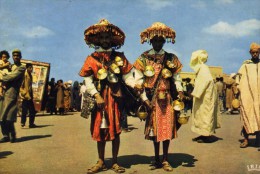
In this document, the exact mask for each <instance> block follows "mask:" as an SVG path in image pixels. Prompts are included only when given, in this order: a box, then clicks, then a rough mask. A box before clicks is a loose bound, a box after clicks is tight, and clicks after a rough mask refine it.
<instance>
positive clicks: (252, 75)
mask: <svg viewBox="0 0 260 174" xmlns="http://www.w3.org/2000/svg"><path fill="white" fill-rule="evenodd" d="M250 54H251V59H249V60H246V61H244V63H243V64H242V66H241V67H240V69H239V71H238V74H239V78H237V80H238V83H239V86H238V87H239V90H240V104H241V120H242V122H243V129H242V134H243V136H244V140H243V142H242V143H241V144H240V147H241V148H245V147H247V146H248V144H249V143H248V137H249V135H251V134H255V135H256V141H255V146H256V147H259V146H260V60H259V54H260V45H259V44H257V43H252V44H251V45H250ZM259 150H260V149H259Z"/></svg>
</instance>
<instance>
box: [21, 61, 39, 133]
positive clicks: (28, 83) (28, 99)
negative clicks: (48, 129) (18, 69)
mask: <svg viewBox="0 0 260 174" xmlns="http://www.w3.org/2000/svg"><path fill="white" fill-rule="evenodd" d="M32 71H33V65H32V64H31V63H27V64H26V71H25V73H24V78H23V83H22V86H21V88H20V96H21V99H22V116H21V126H22V127H24V126H25V123H26V116H27V113H28V111H29V128H35V127H36V125H35V124H34V120H35V114H36V112H35V108H34V103H33V89H32Z"/></svg>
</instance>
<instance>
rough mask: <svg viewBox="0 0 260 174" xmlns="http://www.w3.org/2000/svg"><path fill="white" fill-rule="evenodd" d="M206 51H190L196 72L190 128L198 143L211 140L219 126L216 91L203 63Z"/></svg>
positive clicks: (192, 66)
mask: <svg viewBox="0 0 260 174" xmlns="http://www.w3.org/2000/svg"><path fill="white" fill-rule="evenodd" d="M207 60H208V53H207V52H206V51H205V50H198V51H195V52H193V53H192V56H191V60H190V67H191V68H192V69H193V70H194V71H195V73H196V79H195V84H194V90H193V92H192V96H193V112H192V122H191V123H192V124H191V130H192V132H195V133H197V134H199V135H200V136H198V137H196V138H193V139H192V140H193V141H197V142H199V143H208V142H212V139H211V135H212V134H214V133H215V129H217V128H219V127H220V125H219V123H218V121H219V120H218V93H217V88H216V86H215V84H214V79H213V77H212V75H211V73H210V70H209V67H208V66H207V65H206V64H205V63H206V62H207Z"/></svg>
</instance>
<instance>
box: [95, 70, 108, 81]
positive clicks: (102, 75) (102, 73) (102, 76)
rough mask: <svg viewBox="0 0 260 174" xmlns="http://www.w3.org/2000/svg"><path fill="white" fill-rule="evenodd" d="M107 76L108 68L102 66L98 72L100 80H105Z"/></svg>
mask: <svg viewBox="0 0 260 174" xmlns="http://www.w3.org/2000/svg"><path fill="white" fill-rule="evenodd" d="M106 77H107V70H106V69H105V68H101V69H99V70H98V72H97V78H98V79H99V80H103V79H105V78H106Z"/></svg>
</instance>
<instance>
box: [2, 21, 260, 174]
mask: <svg viewBox="0 0 260 174" xmlns="http://www.w3.org/2000/svg"><path fill="white" fill-rule="evenodd" d="M84 37H85V41H86V44H87V45H89V46H90V47H91V48H94V49H95V51H94V52H93V53H92V54H91V55H89V56H88V57H87V58H86V60H85V62H84V64H83V66H82V68H81V70H80V72H79V75H80V76H81V77H83V78H84V81H83V82H82V83H79V82H78V81H75V82H74V83H73V82H72V80H69V81H67V82H63V80H62V79H60V80H57V82H55V79H54V78H52V79H51V80H50V82H49V83H48V101H47V104H46V110H47V111H48V112H49V113H50V114H51V115H53V114H59V115H64V114H66V113H67V112H71V111H78V112H80V111H81V110H82V108H84V104H86V103H88V102H92V101H93V100H94V101H95V105H93V106H90V105H88V108H85V109H89V110H90V111H91V112H90V113H91V114H90V119H91V122H90V124H91V125H90V132H91V136H92V139H93V140H94V141H96V143H97V154H98V161H97V163H96V164H94V165H93V166H92V167H90V168H89V169H88V172H87V173H97V172H100V171H104V170H107V166H106V164H105V147H106V143H107V142H108V141H111V142H112V156H113V157H112V167H111V169H112V170H114V171H115V172H116V173H124V172H125V168H124V167H123V166H121V165H120V164H119V163H118V160H117V159H118V153H119V148H120V134H121V132H122V129H127V127H124V126H123V125H127V114H128V113H131V112H130V111H129V108H130V107H129V104H128V103H129V102H133V101H134V102H136V103H138V104H136V105H132V106H139V105H141V106H142V107H143V108H145V110H144V111H145V112H144V113H145V114H146V115H144V116H145V117H144V120H145V127H144V138H145V139H146V140H150V141H151V142H152V144H153V149H154V163H153V164H151V165H150V167H149V169H150V170H155V169H160V168H162V169H163V170H165V171H173V168H172V166H171V164H170V163H169V159H168V156H169V155H168V150H169V146H170V142H171V140H172V139H174V138H176V137H177V133H178V130H179V129H180V127H181V123H180V122H179V121H178V119H179V118H180V117H182V115H184V117H186V116H187V115H188V110H191V131H192V132H194V133H196V134H198V137H195V138H193V139H192V141H194V142H198V143H211V142H213V141H212V137H213V136H212V135H213V134H215V133H216V129H218V128H220V127H221V124H220V121H219V117H220V113H221V112H226V111H227V112H228V113H232V112H233V111H234V110H235V109H237V108H236V107H234V104H233V103H232V102H233V101H234V99H238V100H239V101H240V112H241V121H242V131H241V132H242V135H243V136H244V140H243V142H242V143H241V144H240V147H241V148H245V147H247V146H248V144H249V142H248V137H249V136H250V135H255V136H256V141H255V142H256V146H258V147H259V146H260V122H259V120H260V110H259V106H260V98H259V97H260V91H259V90H260V86H259V85H260V83H259V78H260V74H259V72H260V71H259V69H260V64H259V54H260V45H259V44H256V43H253V44H251V46H250V54H251V58H250V59H249V60H246V61H245V62H244V63H243V65H242V66H241V68H240V69H239V71H238V73H235V74H231V75H230V78H229V79H228V80H226V81H225V82H224V80H223V78H222V77H218V78H216V79H214V78H213V76H212V74H211V73H210V70H209V67H208V65H207V64H206V63H207V60H208V57H209V55H208V53H207V51H206V50H197V51H194V52H193V53H192V54H191V59H190V67H191V68H192V69H193V70H194V72H195V74H196V77H195V79H194V84H192V83H191V79H190V78H186V79H181V77H180V72H181V69H182V67H183V65H182V63H181V61H180V60H179V58H178V57H177V56H176V55H175V54H173V53H169V52H166V51H165V50H164V49H163V46H164V44H165V43H172V44H174V43H175V37H176V33H175V31H174V30H173V29H172V28H170V27H168V26H167V25H165V24H163V23H161V22H156V23H153V24H152V25H151V26H150V27H148V28H147V29H145V30H144V31H142V32H141V34H140V37H141V43H142V44H143V43H145V42H147V43H148V44H150V45H151V49H149V50H147V51H145V52H143V53H142V54H141V55H140V56H139V57H138V58H137V59H136V61H135V62H134V63H133V65H132V64H131V63H130V62H129V61H128V59H127V58H126V56H125V55H124V53H123V52H119V51H117V49H119V48H120V47H121V46H122V45H123V44H124V40H125V34H124V32H123V31H122V30H121V29H120V28H119V27H117V26H116V25H114V24H111V23H110V22H109V21H108V20H106V19H102V20H101V21H99V23H97V24H95V25H92V26H90V27H88V28H87V29H86V30H85V32H84ZM0 55H1V61H0V70H1V73H0V82H1V83H0V121H1V130H2V134H3V138H2V139H1V140H0V142H9V141H10V142H15V140H16V133H15V128H14V123H15V121H16V120H17V98H18V95H20V96H21V97H22V100H23V102H22V117H21V126H22V127H23V126H25V124H26V116H27V112H29V127H31V128H33V127H35V126H36V125H35V124H34V120H35V113H36V112H35V108H34V107H33V92H32V76H31V72H32V65H31V64H26V65H24V64H22V63H21V62H20V60H21V58H22V54H21V51H20V50H18V49H15V50H13V52H12V56H13V60H14V64H13V65H12V66H11V65H10V63H9V62H8V58H9V57H10V56H9V54H8V52H6V51H2V52H1V54H0ZM129 93H131V95H130V96H132V97H133V100H130V99H129V98H127V96H129ZM84 94H88V96H90V97H85V96H86V95H84ZM90 99H93V100H91V101H90ZM87 100H89V101H87ZM176 100H178V101H179V102H182V101H183V102H184V103H185V107H184V110H183V112H182V111H180V110H176V109H174V108H173V105H172V103H173V102H174V101H176ZM83 101H84V102H83ZM141 106H140V107H139V109H140V108H141ZM131 109H133V108H131ZM134 109H135V110H136V109H137V108H134ZM160 144H162V149H163V155H162V159H160Z"/></svg>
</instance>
